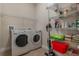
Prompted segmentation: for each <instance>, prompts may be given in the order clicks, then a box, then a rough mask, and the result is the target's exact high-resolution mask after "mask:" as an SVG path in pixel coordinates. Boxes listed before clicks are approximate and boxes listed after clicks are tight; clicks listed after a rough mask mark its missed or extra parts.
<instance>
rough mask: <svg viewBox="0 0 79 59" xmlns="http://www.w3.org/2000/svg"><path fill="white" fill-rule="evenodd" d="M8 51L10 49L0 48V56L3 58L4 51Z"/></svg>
mask: <svg viewBox="0 0 79 59" xmlns="http://www.w3.org/2000/svg"><path fill="white" fill-rule="evenodd" d="M9 50H10V48H9V47H8V48H0V56H3V53H4V52H5V51H9Z"/></svg>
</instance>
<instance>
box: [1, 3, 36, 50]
mask: <svg viewBox="0 0 79 59" xmlns="http://www.w3.org/2000/svg"><path fill="white" fill-rule="evenodd" d="M1 8H2V11H1V13H0V14H1V15H2V16H1V17H2V18H1V19H0V21H1V23H0V24H1V25H0V32H2V34H1V33H0V36H1V35H2V38H1V37H0V51H5V50H9V49H10V45H11V44H10V42H11V40H10V39H9V26H10V25H11V26H14V27H15V29H18V28H32V29H35V25H36V19H35V6H34V4H7V3H6V4H2V7H1ZM1 28H2V30H1ZM1 42H2V43H1Z"/></svg>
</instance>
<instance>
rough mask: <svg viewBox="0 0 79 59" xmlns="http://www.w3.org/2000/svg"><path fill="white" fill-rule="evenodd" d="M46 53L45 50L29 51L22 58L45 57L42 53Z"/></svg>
mask: <svg viewBox="0 0 79 59" xmlns="http://www.w3.org/2000/svg"><path fill="white" fill-rule="evenodd" d="M45 52H46V50H45V49H43V48H39V49H37V50H34V51H31V52H29V53H28V54H25V55H24V56H45V55H44V53H45Z"/></svg>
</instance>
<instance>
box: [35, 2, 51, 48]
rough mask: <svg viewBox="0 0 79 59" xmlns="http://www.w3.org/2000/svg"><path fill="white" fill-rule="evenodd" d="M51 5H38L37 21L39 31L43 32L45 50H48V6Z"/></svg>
mask: <svg viewBox="0 0 79 59" xmlns="http://www.w3.org/2000/svg"><path fill="white" fill-rule="evenodd" d="M50 5H51V4H48V3H41V4H37V8H36V10H37V11H36V13H37V14H36V16H37V17H36V19H37V26H36V29H37V30H41V31H42V47H43V48H44V49H47V39H48V32H47V31H46V25H47V24H48V11H47V9H46V8H47V6H50Z"/></svg>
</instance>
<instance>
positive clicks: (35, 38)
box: [33, 34, 40, 42]
mask: <svg viewBox="0 0 79 59" xmlns="http://www.w3.org/2000/svg"><path fill="white" fill-rule="evenodd" d="M39 40H40V35H38V34H36V35H34V37H33V42H38V41H39Z"/></svg>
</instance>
